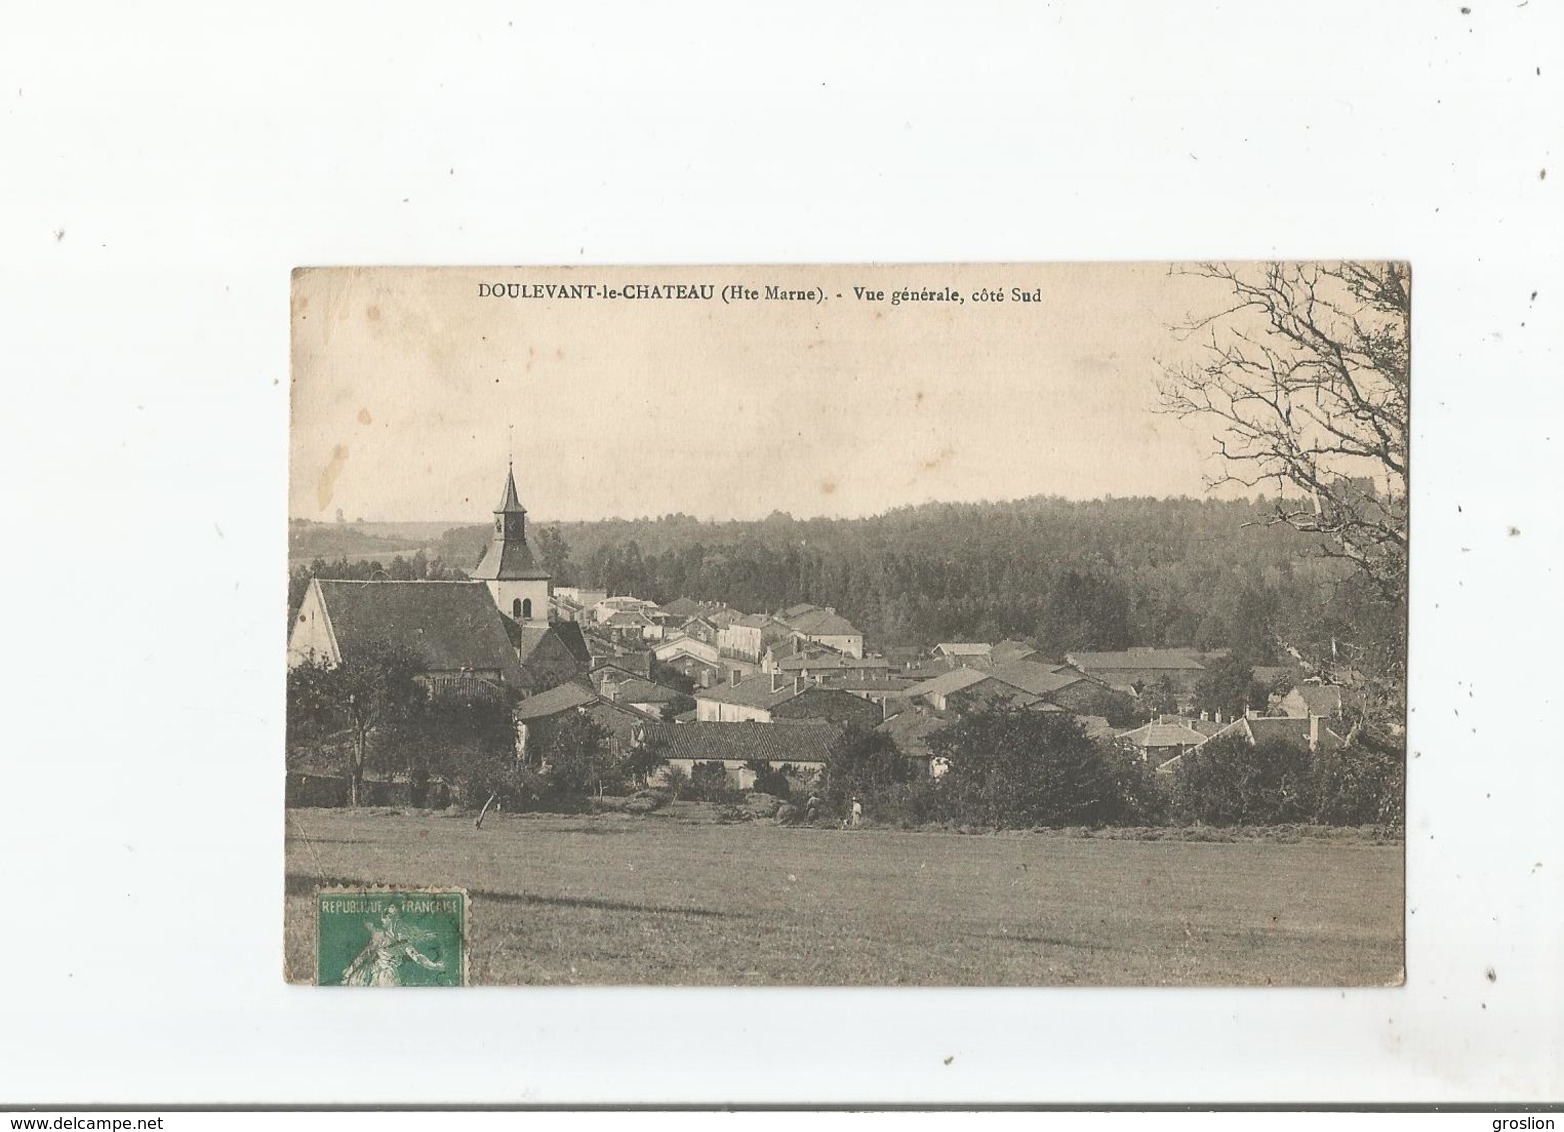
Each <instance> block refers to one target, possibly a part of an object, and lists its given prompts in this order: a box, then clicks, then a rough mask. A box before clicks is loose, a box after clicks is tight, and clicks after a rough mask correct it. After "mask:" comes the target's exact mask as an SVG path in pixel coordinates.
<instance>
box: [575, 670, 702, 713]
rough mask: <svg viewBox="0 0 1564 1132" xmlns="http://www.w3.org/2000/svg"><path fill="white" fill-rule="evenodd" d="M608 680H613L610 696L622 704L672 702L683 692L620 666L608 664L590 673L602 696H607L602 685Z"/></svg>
mask: <svg viewBox="0 0 1564 1132" xmlns="http://www.w3.org/2000/svg"><path fill="white" fill-rule="evenodd" d="M609 681H612V682H613V687H614V689H615V691H614V696H613V697H612V698H614V699H617V700H618V702H620V703H622V704H666V703H672V702H673V701H674V700H676V699H678V698H679V697H680V696H682V695H684V693H683V692H680V691H679V690H678V689H676V688H668V687H665V686H663V685H662V684H656V683H653V682H652V681H650V680H645V679H642V678H641V677H640V676H637V675H635V674H634V673H631V672H626V671H625V670H624V669H622V668H614V667H612V666H609V667H606V668H599V669H598V670H597V671H596V672H594V673H592V683H593V685H595V686H596V688H597V690H598V692H599V693H601V694H603V695H604V696H607V693H606V692H604V690H603V689H604V685H605V684H607V683H608V682H609Z"/></svg>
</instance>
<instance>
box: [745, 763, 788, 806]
mask: <svg viewBox="0 0 1564 1132" xmlns="http://www.w3.org/2000/svg"><path fill="white" fill-rule="evenodd" d="M744 766H745V768H746V769H747V770H749V772H750V773H751V774H753V775H754V776H755V784H754V786H753V787H752V789H754V790H756V791H758V792H759V793H761V794H775V795H776V796H777V797H778V798H787V797H789V796H791V794H792V791H793V787H792V785H791V784H790V783H789V782H788V780H787V774H786V768H784V767H773V766H772V765H771V764H770V763H769V762H767V761H766V760H765V759H750V760H748V761H747V762H745V764H744Z"/></svg>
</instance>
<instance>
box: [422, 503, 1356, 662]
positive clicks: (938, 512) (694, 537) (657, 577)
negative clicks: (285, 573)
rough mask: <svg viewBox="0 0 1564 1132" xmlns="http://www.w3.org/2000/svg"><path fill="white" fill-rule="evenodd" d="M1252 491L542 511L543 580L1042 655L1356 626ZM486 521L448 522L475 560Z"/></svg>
mask: <svg viewBox="0 0 1564 1132" xmlns="http://www.w3.org/2000/svg"><path fill="white" fill-rule="evenodd" d="M1272 509H1273V505H1272V503H1271V502H1268V501H1266V500H1263V499H1256V500H1239V501H1217V500H1193V499H1150V498H1131V499H1105V500H1093V501H1090V502H1072V501H1069V500H1063V499H1057V498H1049V497H1034V498H1029V499H1021V500H1016V501H1014V502H1007V503H934V504H926V505H923V506H918V507H904V508H899V509H897V510H894V511H890V512H887V513H885V514H882V515H876V516H873V517H871V518H867V519H804V520H798V519H794V518H792V517H791V516H789V515H786V514H782V513H775V514H773V515H771V516H770V517H769V518H767V519H764V520H760V521H748V522H739V521H733V522H717V523H713V522H702V521H700V520H697V519H695V518H692V517H691V516H688V515H682V514H679V515H665V516H663V517H661V518H657V519H646V518H643V519H634V520H623V519H614V520H606V521H602V522H590V523H558V524H544V525H542V526H539V527H535V528H534V530H533V532H532V534H533V541H534V544H535V545H536V547H537V549H538V551H539V553H540V555H541V556H542V557H543V559H544V563H545V565H546V566H548V568H549V569H550V570H552V571H553V573H554V580H555V584H556V585H582V586H590V587H595V588H603V589H607V590H609V591H610V592H613V593H633V594H635V595H637V596H639V597H646V598H650V599H652V600H656V601H668V600H672V599H673V598H677V597H681V596H687V597H692V598H698V599H703V600H716V601H724V602H727V603H728V604H730V605H732V606H734V607H736V608H738V609H743V610H746V611H749V612H758V611H775V610H778V609H782V608H784V607H786V606H789V605H793V604H796V603H798V602H805V601H807V602H812V603H814V604H816V605H824V606H833V607H835V608H836V609H837V611H838V612H840V613H841V614H842V615H843V616H845V617H847V618H849V619H850V620H852V621H853V622H854V623H855V624H856V625H857V626H858V627H859V628H860V629H862V630H863V631H864V632H865V633H867V634H868V635H869V636H870V637H871V638H872V639H873V641H874V642H875V643H877V644H881V645H897V644H908V645H911V644H916V645H929V644H933V643H935V642H938V641H941V640H962V639H970V640H989V641H992V640H998V639H1000V638H1002V637H1019V638H1024V639H1029V640H1032V641H1033V642H1034V643H1035V644H1036V645H1037V646H1038V647H1039V648H1041V649H1042V650H1043V651H1044V652H1045V653H1047V654H1049V655H1059V654H1062V653H1063V652H1065V651H1069V650H1075V649H1089V648H1101V649H1112V648H1122V647H1125V646H1127V645H1130V644H1142V645H1165V646H1179V645H1192V646H1196V647H1200V648H1220V647H1230V648H1235V649H1240V650H1242V651H1243V652H1245V653H1246V654H1249V655H1254V656H1255V657H1256V658H1263V657H1265V656H1267V655H1268V654H1270V653H1271V652H1272V650H1273V647H1274V644H1275V642H1276V640H1277V639H1278V638H1280V639H1283V640H1286V641H1289V642H1292V641H1296V640H1304V639H1321V640H1327V641H1328V639H1329V638H1330V637H1331V636H1332V635H1334V634H1335V633H1338V632H1340V631H1342V630H1343V627H1347V628H1349V629H1350V627H1352V626H1356V625H1359V624H1360V623H1361V621H1362V618H1363V610H1362V609H1361V608H1359V602H1358V600H1357V598H1358V595H1356V594H1355V593H1353V592H1352V588H1351V587H1343V586H1342V585H1341V584H1340V583H1341V581H1342V579H1343V577H1344V573H1345V572H1344V570H1343V568H1342V566H1341V565H1340V564H1339V563H1331V562H1327V561H1324V560H1322V559H1320V558H1319V557H1318V556H1317V554H1316V551H1317V549H1318V548H1317V544H1316V543H1314V541H1313V540H1312V539H1311V538H1310V537H1309V536H1306V535H1302V534H1299V533H1298V532H1296V531H1293V530H1291V529H1288V528H1285V527H1282V526H1274V525H1267V523H1266V519H1267V518H1268V517H1269V516H1270V514H1271V513H1272ZM487 540H488V528H487V527H481V526H474V527H459V528H455V529H452V530H450V531H448V532H446V534H445V536H444V538H443V539H442V541H441V546H440V553H441V556H442V557H443V558H444V560H445V561H446V562H449V563H454V564H458V565H461V566H464V567H468V566H471V565H472V564H473V563H475V562H476V561H477V559H478V556H479V555H480V553H481V551H482V548H483V546H484V544H485V543H486V542H487Z"/></svg>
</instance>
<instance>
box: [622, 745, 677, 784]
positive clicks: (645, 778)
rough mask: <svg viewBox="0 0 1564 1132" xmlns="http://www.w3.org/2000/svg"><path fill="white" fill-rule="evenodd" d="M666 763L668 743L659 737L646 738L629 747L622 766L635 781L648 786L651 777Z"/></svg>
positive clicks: (650, 782)
mask: <svg viewBox="0 0 1564 1132" xmlns="http://www.w3.org/2000/svg"><path fill="white" fill-rule="evenodd" d="M667 765H668V744H667V742H666V741H665V740H663V739H660V738H647V739H644V740H642V741H641V742H639V743H637V744H636V745H635V746H633V747H631V748H630V753H629V754H628V755H626V756H625V761H624V768H625V771H626V773H628V774H629V775H630V776H631V777H632V778H633V779H634V780H635V781H636V782H638V783H640V784H641V785H642V786H650V785H651V784H652V778H653V777H654V776H655V775H656V774H657V772H658V771H660V770H661V769H662V768H663V767H665V766H667Z"/></svg>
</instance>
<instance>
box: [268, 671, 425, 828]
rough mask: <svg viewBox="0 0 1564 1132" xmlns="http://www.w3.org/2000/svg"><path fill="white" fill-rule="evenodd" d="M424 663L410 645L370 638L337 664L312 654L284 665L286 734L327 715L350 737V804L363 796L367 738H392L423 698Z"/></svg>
mask: <svg viewBox="0 0 1564 1132" xmlns="http://www.w3.org/2000/svg"><path fill="white" fill-rule="evenodd" d="M425 667H426V666H425V661H424V658H423V656H422V654H420V653H419V652H417V651H416V650H414V649H411V648H408V647H407V646H405V645H399V644H395V643H393V642H390V641H371V642H369V643H368V644H366V645H365V646H364V647H362V648H361V649H359V650H358V651H357V652H356V653H355V654H354V655H353V656H352V657H351V658H349V659H346V660H344V661H343V662H342V663H341V664H338V665H329V664H327V663H326V662H324V661H321V660H311V661H308V662H306V663H304V664H301V665H298V666H297V667H295V668H293V669H291V670H290V671H289V673H288V716H289V733H290V737H295V736H298V737H302V735H303V734H304V733H306V732H307V731H308V730H309V729H310V728H311V727H317V728H318V727H319V726H320V725H321V724H322V722H323V721H326V720H328V719H336V720H340V721H341V723H342V724H343V727H344V730H345V731H346V733H347V736H348V737H349V739H350V743H351V747H350V752H349V759H348V782H349V800H350V802H351V804H352V805H355V806H357V805H358V804H359V803H360V801H361V800H362V798H363V794H364V766H365V762H366V759H367V758H369V757H370V754H371V751H370V748H371V745H372V740H373V739H384V740H391V739H392V738H393V737H394V736H397V735H399V734H401V733H403V731H404V729H405V728H406V726H407V725H408V724H409V723H410V722H411V721H413V720H414V719H415V718H416V716H417V715H418V714H419V711H420V709H421V708H422V706H423V705H424V704H425V702H426V701H427V697H428V693H427V691H426V689H425V687H424V684H423V683H422V681H421V679H420V678H421V677H422V676H423V674H424V671H425ZM295 717H296V721H295ZM390 745H391V744H390V743H389V742H387V743H384V744H383V746H390ZM380 753H381V754H382V755H385V754H386V752H383V751H382V752H380Z"/></svg>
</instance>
